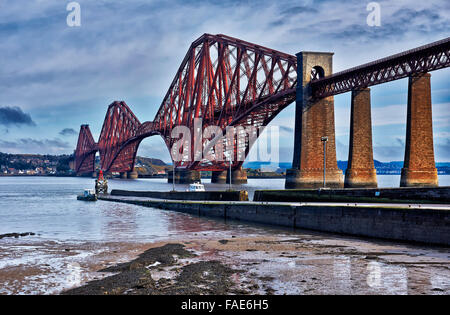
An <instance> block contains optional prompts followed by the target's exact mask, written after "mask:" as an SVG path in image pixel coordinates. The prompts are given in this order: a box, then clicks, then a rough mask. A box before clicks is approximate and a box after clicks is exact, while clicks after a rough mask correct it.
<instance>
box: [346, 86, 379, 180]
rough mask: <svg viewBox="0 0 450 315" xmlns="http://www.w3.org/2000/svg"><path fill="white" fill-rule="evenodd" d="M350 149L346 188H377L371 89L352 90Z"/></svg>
mask: <svg viewBox="0 0 450 315" xmlns="http://www.w3.org/2000/svg"><path fill="white" fill-rule="evenodd" d="M351 107H352V108H351V121H350V146H349V147H350V150H349V154H348V167H347V171H346V174H345V188H376V187H378V184H377V172H376V170H375V166H374V163H373V147H372V114H371V104H370V89H361V90H356V91H352V105H351Z"/></svg>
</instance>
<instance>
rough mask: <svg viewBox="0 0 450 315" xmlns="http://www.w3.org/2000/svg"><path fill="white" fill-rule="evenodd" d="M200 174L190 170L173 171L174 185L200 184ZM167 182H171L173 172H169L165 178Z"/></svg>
mask: <svg viewBox="0 0 450 315" xmlns="http://www.w3.org/2000/svg"><path fill="white" fill-rule="evenodd" d="M201 180H202V179H201V174H200V172H199V171H191V170H185V169H183V170H175V183H176V184H193V183H196V182H201ZM167 182H168V183H172V182H173V172H172V171H170V172H169V174H168V177H167Z"/></svg>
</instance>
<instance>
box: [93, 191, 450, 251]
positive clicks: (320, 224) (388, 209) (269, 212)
mask: <svg viewBox="0 0 450 315" xmlns="http://www.w3.org/2000/svg"><path fill="white" fill-rule="evenodd" d="M99 199H100V200H103V201H109V202H121V203H129V204H135V205H140V206H145V207H151V208H157V209H164V210H172V211H178V212H182V213H188V214H192V215H197V216H205V217H214V218H223V219H228V220H240V221H247V222H253V223H259V224H269V225H277V226H283V227H291V228H298V229H308V230H315V231H321V232H331V233H339V234H346V235H353V236H363V237H374V238H381V239H389V240H397V241H408V242H420V243H426V244H435V245H443V246H450V206H449V205H439V204H433V205H426V204H421V205H418V204H389V203H385V204H383V203H378V204H368V203H319V202H307V203H299V202H249V201H247V202H238V201H179V200H161V199H153V198H142V197H123V196H100V197H99Z"/></svg>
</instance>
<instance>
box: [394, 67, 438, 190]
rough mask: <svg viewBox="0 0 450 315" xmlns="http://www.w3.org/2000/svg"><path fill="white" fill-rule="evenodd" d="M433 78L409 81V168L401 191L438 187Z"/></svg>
mask: <svg viewBox="0 0 450 315" xmlns="http://www.w3.org/2000/svg"><path fill="white" fill-rule="evenodd" d="M430 79H431V75H430V74H429V73H424V74H418V75H413V76H410V77H409V84H408V118H407V126H406V148H405V164H404V167H403V169H402V176H401V182H400V186H401V187H437V186H439V183H438V174H437V169H436V163H435V159H434V146H433V117H432V109H431V107H432V105H431V82H430Z"/></svg>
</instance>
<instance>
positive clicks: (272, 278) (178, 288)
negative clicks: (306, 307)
mask: <svg viewBox="0 0 450 315" xmlns="http://www.w3.org/2000/svg"><path fill="white" fill-rule="evenodd" d="M424 250H425V249H424V248H422V247H418V246H407V245H404V244H394V243H389V242H378V243H375V242H369V241H359V240H355V239H346V238H336V239H334V240H325V239H323V237H322V236H320V235H308V236H306V237H305V235H303V236H301V237H295V236H293V235H291V236H289V237H248V238H246V237H232V238H228V239H219V238H207V239H201V238H200V239H189V240H185V241H176V240H174V241H164V242H157V243H154V244H151V245H150V246H149V248H148V249H146V250H145V251H144V252H142V253H141V254H139V256H138V257H137V258H136V259H132V260H129V261H127V262H125V263H119V264H115V265H113V266H112V267H108V268H105V269H101V270H99V272H102V273H104V274H105V275H106V277H105V278H103V279H99V280H94V281H91V282H88V283H86V284H84V285H82V286H79V287H76V288H73V289H70V290H66V291H64V292H61V294H64V295H161V294H164V295H192V294H194V295H198V294H201V295H235V294H237V295H255V294H257V295H272V294H276V295H281V294H288V295H297V294H304V295H309V294H312V295H317V294H339V295H342V294H343V295H346V294H363V295H366V294H368V295H371V294H412V295H424V294H427V295H428V294H445V295H448V294H450V281H449V280H450V271H449V267H450V253H449V252H448V250H444V249H432V250H430V249H426V251H430V253H427V254H425V253H424V252H423V251H424ZM424 267H426V268H424ZM435 274H439V275H440V277H441V278H440V279H441V280H442V281H441V282H440V283H439V281H436V279H434V278H433V277H435ZM427 277H428V278H427Z"/></svg>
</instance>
